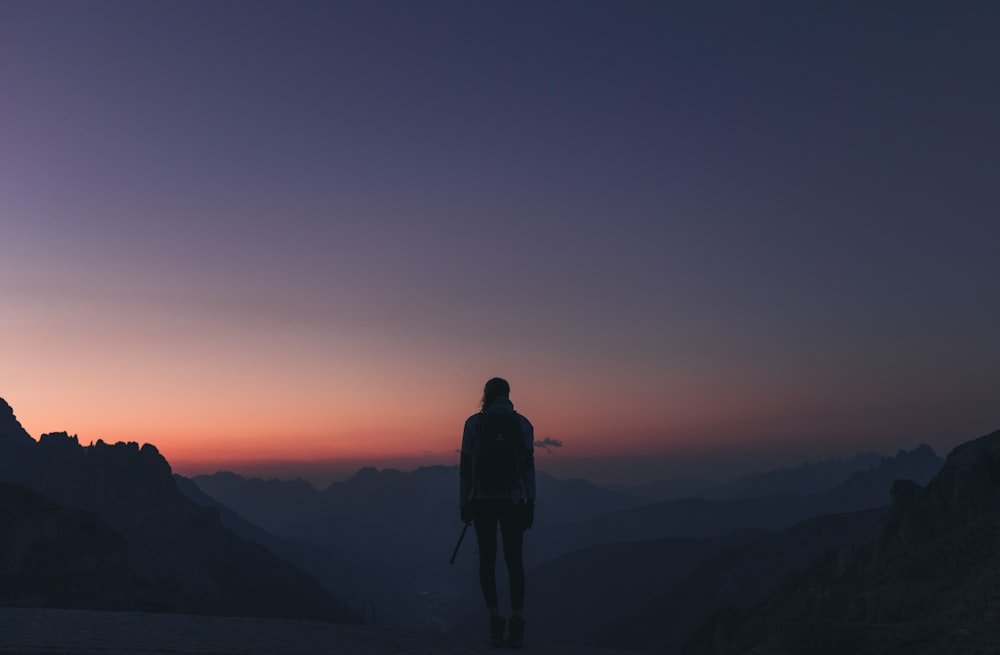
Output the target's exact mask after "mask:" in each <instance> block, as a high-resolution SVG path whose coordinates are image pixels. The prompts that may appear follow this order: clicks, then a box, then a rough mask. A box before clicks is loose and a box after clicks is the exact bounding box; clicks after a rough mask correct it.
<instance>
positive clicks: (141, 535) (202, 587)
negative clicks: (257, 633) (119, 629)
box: [0, 403, 351, 620]
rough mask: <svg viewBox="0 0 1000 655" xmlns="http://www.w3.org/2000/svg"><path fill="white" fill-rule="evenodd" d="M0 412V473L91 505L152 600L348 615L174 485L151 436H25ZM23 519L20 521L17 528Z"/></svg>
mask: <svg viewBox="0 0 1000 655" xmlns="http://www.w3.org/2000/svg"><path fill="white" fill-rule="evenodd" d="M4 407H6V408H8V409H9V406H7V405H6V403H4V405H3V407H0V410H2V409H3V408H4ZM0 422H2V424H3V427H2V428H0V433H2V434H4V435H5V436H4V439H3V441H0V461H3V462H5V463H6V466H5V467H4V469H3V471H2V474H3V476H4V478H3V479H0V482H8V483H14V484H18V485H22V486H24V487H27V488H30V489H31V490H33V491H34V492H36V493H38V494H40V495H42V496H44V497H45V498H46V499H48V500H49V501H50V502H52V503H53V504H55V505H59V506H62V507H65V508H71V509H74V510H82V511H85V512H89V513H92V514H94V515H96V516H97V517H98V518H99V519H100V521H101V522H102V523H104V524H106V525H107V526H108V527H110V529H111V530H113V531H114V532H115V533H117V534H119V535H121V536H122V537H124V539H125V540H126V541H127V552H128V563H129V566H130V567H131V570H133V571H134V572H135V574H136V575H137V576H138V577H139V578H140V579H141V580H142V581H143V584H144V585H146V587H147V588H148V589H149V595H150V597H151V598H156V599H160V600H159V603H160V604H159V605H158V606H157V607H155V608H152V609H158V610H163V611H182V612H194V613H206V614H238V615H247V616H275V617H298V618H315V619H325V620H350V619H351V617H350V615H349V613H348V612H347V611H346V609H345V608H344V606H343V603H341V602H340V601H339V600H337V599H336V598H335V597H333V596H332V595H331V594H330V593H329V592H327V591H326V590H325V589H323V588H322V587H321V586H320V584H319V583H318V582H317V581H316V580H314V579H313V578H311V577H309V576H308V575H306V574H305V573H303V572H302V571H301V570H299V569H298V568H296V567H294V566H292V565H291V564H289V563H287V562H285V561H284V560H281V559H280V558H278V557H277V556H275V555H274V554H273V553H272V552H270V551H269V550H267V549H266V548H264V547H263V546H261V545H259V544H256V543H252V542H248V541H246V540H244V539H242V538H240V537H238V536H236V535H235V534H233V533H232V532H230V531H229V530H226V529H225V528H224V527H223V526H222V524H221V522H220V520H219V516H218V513H217V512H216V511H215V510H212V509H205V508H201V507H199V506H197V505H195V504H194V503H193V502H191V501H190V500H189V499H188V498H187V497H185V496H184V495H183V494H181V492H180V491H179V490H178V489H177V486H176V484H175V482H174V480H173V477H172V473H171V471H170V466H169V464H168V463H167V462H166V460H165V459H164V458H163V457H162V456H161V455H160V454H159V452H158V451H157V450H156V448H155V447H153V446H152V445H150V444H146V445H144V446H143V447H142V448H140V447H139V445H138V444H136V443H128V444H126V443H118V444H115V445H109V444H105V443H104V442H101V441H98V442H97V443H96V444H94V445H93V446H90V447H82V446H80V444H79V443H78V441H77V439H76V437H70V436H69V435H67V434H66V433H52V434H46V435H42V437H41V439H40V440H39V441H38V442H35V441H34V440H33V439H31V438H30V437H28V439H29V441H25V440H24V439H23V436H24V435H20V436H19V435H18V433H17V431H16V430H12V425H13V423H16V419H14V418H13V413H12V412H10V414H6V412H2V411H0ZM17 427H20V426H19V425H18V426H17ZM22 432H23V430H22ZM11 434H14V437H15V438H14V439H11V438H10V435H11ZM28 527H29V526H28V524H27V523H25V525H24V526H23V529H28ZM15 529H17V530H21V529H22V526H21V524H20V523H16V524H15Z"/></svg>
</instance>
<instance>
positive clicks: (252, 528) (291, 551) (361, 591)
mask: <svg viewBox="0 0 1000 655" xmlns="http://www.w3.org/2000/svg"><path fill="white" fill-rule="evenodd" d="M174 480H175V481H176V483H177V488H178V489H180V491H181V493H183V494H184V495H185V496H187V497H188V498H190V499H191V500H193V501H194V502H195V503H197V504H198V505H201V506H202V507H213V508H215V510H216V511H218V513H219V518H220V519H221V520H222V524H223V525H224V526H225V527H226V528H228V529H230V530H232V531H233V532H234V533H236V534H237V535H239V536H241V537H243V538H244V539H247V540H249V541H254V542H256V543H258V544H261V545H263V546H266V547H267V548H268V549H269V550H271V551H272V552H274V553H275V554H277V555H278V556H280V557H281V558H282V559H284V560H286V561H288V562H291V563H292V564H294V565H296V566H298V567H299V568H301V569H302V570H303V571H306V572H307V573H309V574H310V575H312V576H314V577H315V578H316V579H317V580H318V581H319V582H320V583H322V585H323V586H324V587H326V589H327V590H328V591H330V592H331V593H334V594H335V595H336V596H337V597H338V598H341V599H342V600H344V601H346V602H347V604H348V606H349V607H350V608H351V611H352V612H353V613H355V614H359V615H360V613H361V612H362V610H364V606H365V604H366V600H368V597H369V594H368V593H367V589H366V584H367V580H365V579H364V578H361V577H359V576H358V573H357V567H356V566H355V565H354V564H352V563H348V562H343V561H340V560H338V559H336V558H335V557H333V556H332V555H331V553H330V551H329V549H327V548H323V547H321V546H311V545H306V544H302V543H298V542H295V541H291V540H289V539H284V538H282V537H279V536H277V535H274V534H272V533H270V532H268V531H267V530H264V529H263V528H261V527H258V526H257V525H255V524H253V523H251V522H250V521H248V520H246V519H245V518H243V517H242V516H240V515H239V513H237V512H235V511H234V510H232V509H230V508H229V507H227V506H225V505H224V504H222V503H220V502H219V501H217V500H215V499H214V498H212V497H211V496H209V495H208V494H206V493H205V492H203V491H202V490H201V489H199V488H198V485H196V484H195V483H194V481H192V480H190V479H188V478H186V477H184V476H181V475H177V474H174Z"/></svg>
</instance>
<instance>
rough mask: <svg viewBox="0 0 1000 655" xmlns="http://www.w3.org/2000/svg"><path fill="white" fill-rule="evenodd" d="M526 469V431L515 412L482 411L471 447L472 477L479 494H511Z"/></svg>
mask: <svg viewBox="0 0 1000 655" xmlns="http://www.w3.org/2000/svg"><path fill="white" fill-rule="evenodd" d="M523 471H524V432H523V431H522V430H521V418H520V417H519V416H518V415H517V413H516V412H483V413H482V414H480V415H479V422H478V423H477V424H476V440H475V443H474V445H473V447H472V479H473V481H474V483H475V484H477V485H478V489H479V493H481V494H484V495H489V496H499V495H503V494H507V493H510V491H511V489H513V488H514V487H516V486H517V485H518V483H519V482H520V480H521V473H522V472H523Z"/></svg>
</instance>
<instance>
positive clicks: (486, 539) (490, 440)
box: [459, 378, 535, 648]
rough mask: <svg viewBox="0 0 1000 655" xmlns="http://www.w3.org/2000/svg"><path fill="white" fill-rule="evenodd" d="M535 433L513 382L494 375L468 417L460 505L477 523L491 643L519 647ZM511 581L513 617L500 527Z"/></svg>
mask: <svg viewBox="0 0 1000 655" xmlns="http://www.w3.org/2000/svg"><path fill="white" fill-rule="evenodd" d="M534 441H535V431H534V428H533V427H532V425H531V422H530V421H529V420H528V419H527V418H525V417H524V416H522V415H521V414H518V413H517V412H515V411H514V405H513V403H511V401H510V384H509V383H508V382H507V381H506V380H504V379H503V378H492V379H491V380H489V381H488V382H487V383H486V385H485V387H484V388H483V398H482V409H481V411H480V412H478V413H476V414H473V415H472V416H470V417H469V418H468V419H467V420H466V421H465V428H464V430H463V431H462V450H461V460H460V466H459V478H460V484H459V507H460V516H461V519H462V522H463V523H466V524H468V523H469V522H472V524H473V526H474V527H475V529H476V541H477V542H478V544H479V585H480V587H481V588H482V591H483V598H484V599H485V601H486V608H487V609H488V610H489V630H490V642H491V644H492V645H494V646H501V645H507V646H512V647H515V648H517V647H519V646H520V645H521V644H522V643H523V641H524V617H523V610H524V557H523V545H524V531H525V530H527V529H529V528H531V525H532V523H533V522H534V518H535V457H534ZM498 524H499V526H500V533H501V541H502V543H503V556H504V562H505V563H506V565H507V575H508V577H509V580H510V604H511V617H510V626H509V632H508V634H507V640H506V642H505V641H504V628H505V627H506V626H505V623H506V620H505V618H504V617H503V616H502V615H501V614H500V608H499V603H498V602H497V583H496V560H497V537H496V533H497V525H498Z"/></svg>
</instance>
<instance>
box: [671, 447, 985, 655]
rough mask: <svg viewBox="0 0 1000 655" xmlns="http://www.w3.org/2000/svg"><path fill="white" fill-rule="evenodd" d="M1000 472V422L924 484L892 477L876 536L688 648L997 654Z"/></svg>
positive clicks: (719, 619)
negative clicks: (890, 495) (893, 481)
mask: <svg viewBox="0 0 1000 655" xmlns="http://www.w3.org/2000/svg"><path fill="white" fill-rule="evenodd" d="M998 471H1000V431H997V432H994V433H992V434H989V435H987V436H985V437H981V438H979V439H976V440H974V441H970V442H968V443H965V444H962V445H961V446H958V447H957V448H955V449H954V450H953V451H952V452H951V453H950V454H949V455H948V458H947V461H946V462H945V465H944V467H943V468H942V469H941V471H940V472H939V473H938V474H937V475H936V476H935V477H934V478H933V479H932V480H931V481H930V482H929V483H928V484H927V486H926V487H921V486H920V485H918V484H917V483H915V482H913V481H910V480H900V481H899V482H897V483H896V484H895V485H894V487H893V503H892V507H891V509H890V512H889V515H888V517H887V519H886V521H885V523H884V526H883V528H882V530H881V533H880V535H879V537H878V539H877V540H873V541H871V542H870V543H868V544H865V545H863V546H859V547H855V548H849V549H842V550H841V551H839V552H836V553H832V554H830V555H829V556H827V557H825V558H823V559H822V560H821V561H819V562H818V563H816V564H815V565H814V566H812V567H811V568H810V569H808V570H807V571H805V572H804V573H802V574H800V575H796V576H792V577H791V578H789V579H788V580H786V581H785V583H784V584H783V585H782V586H781V587H780V588H778V589H777V590H775V591H774V592H773V593H772V594H771V595H770V596H769V597H768V598H767V600H766V601H765V602H764V603H762V604H761V605H760V606H759V607H757V608H755V609H754V610H752V611H739V610H735V611H733V610H730V611H727V612H725V613H720V614H719V615H717V616H716V617H715V618H714V619H713V620H712V621H710V622H709V623H708V624H706V625H705V626H704V627H703V628H702V629H701V630H700V631H699V632H698V634H697V635H696V637H695V638H694V639H693V640H692V642H691V643H690V644H689V645H688V646H687V648H686V649H685V652H686V653H690V654H692V655H694V654H698V655H701V654H705V655H709V654H712V655H715V654H730V653H749V652H753V653H760V654H791V653H802V652H811V653H835V652H837V653H840V652H852V653H862V654H871V655H874V654H883V653H884V654H888V653H903V652H906V653H928V654H929V653H936V654H941V655H950V654H956V655H957V654H958V653H980V652H981V653H987V652H995V649H996V644H997V641H996V638H997V636H998V634H997V633H998V630H997V628H998V624H1000V549H998V547H997V545H998V544H1000V473H998ZM990 649H993V650H990Z"/></svg>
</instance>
